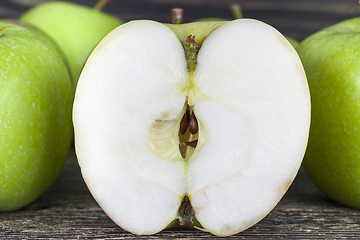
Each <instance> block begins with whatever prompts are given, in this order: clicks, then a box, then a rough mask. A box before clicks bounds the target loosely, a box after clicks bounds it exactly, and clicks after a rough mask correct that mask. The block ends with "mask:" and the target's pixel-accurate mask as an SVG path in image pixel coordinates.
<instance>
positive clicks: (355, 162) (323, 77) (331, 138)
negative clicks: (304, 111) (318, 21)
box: [297, 18, 360, 208]
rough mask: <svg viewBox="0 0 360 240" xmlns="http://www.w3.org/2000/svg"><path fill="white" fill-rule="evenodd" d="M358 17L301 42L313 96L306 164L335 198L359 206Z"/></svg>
mask: <svg viewBox="0 0 360 240" xmlns="http://www.w3.org/2000/svg"><path fill="white" fill-rule="evenodd" d="M359 33H360V18H354V19H350V20H346V21H343V22H340V23H338V24H336V25H333V26H330V27H327V28H325V29H323V30H320V31H319V32H317V33H315V34H313V35H311V36H309V37H308V38H306V39H305V40H304V41H303V42H301V43H300V45H299V47H298V48H297V51H298V53H299V55H300V57H301V60H302V62H303V64H304V68H305V71H306V75H307V78H308V81H309V87H310V93H311V97H312V121H311V127H310V139H309V144H308V149H307V151H306V155H305V159H304V168H305V169H306V171H307V173H308V174H309V176H310V177H311V179H312V180H313V181H314V182H315V184H316V185H317V186H318V187H319V188H320V189H321V190H322V191H324V192H325V193H326V194H327V195H328V196H330V197H331V198H332V199H334V200H336V201H337V202H339V203H342V204H345V205H347V206H351V207H356V208H360V45H359V42H360V34H359Z"/></svg>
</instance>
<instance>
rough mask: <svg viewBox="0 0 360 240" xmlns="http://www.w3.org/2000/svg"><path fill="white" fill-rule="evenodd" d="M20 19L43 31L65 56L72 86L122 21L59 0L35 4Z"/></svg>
mask: <svg viewBox="0 0 360 240" xmlns="http://www.w3.org/2000/svg"><path fill="white" fill-rule="evenodd" d="M20 19H21V20H22V21H24V22H28V23H30V24H32V25H34V26H36V27H38V28H40V29H41V30H43V31H44V32H45V33H47V34H48V35H49V36H50V37H52V38H53V39H54V41H55V42H56V43H57V44H58V45H59V46H60V48H61V50H62V51H63V52H64V54H65V56H66V57H67V59H68V62H69V65H70V72H71V78H72V81H73V83H74V86H75V87H76V84H77V81H78V78H79V76H80V73H81V70H82V68H83V66H84V64H85V61H86V59H87V57H88V56H89V54H90V53H91V51H92V50H93V49H94V47H95V46H96V45H97V44H98V43H99V41H100V40H101V39H102V38H103V37H104V36H105V35H106V34H108V33H109V32H110V31H111V30H113V29H114V28H115V27H117V26H119V25H120V24H121V23H122V21H121V20H119V19H118V18H116V17H114V16H111V15H109V14H106V13H103V12H101V11H100V10H99V9H97V8H90V7H86V6H81V5H78V4H74V3H70V2H61V1H60V2H47V3H43V4H40V5H37V6H35V7H33V8H31V9H30V10H28V11H27V12H25V13H24V14H23V15H22V16H21V17H20Z"/></svg>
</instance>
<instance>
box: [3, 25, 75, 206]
mask: <svg viewBox="0 0 360 240" xmlns="http://www.w3.org/2000/svg"><path fill="white" fill-rule="evenodd" d="M54 46H56V44H55V43H54V42H53V41H52V40H51V38H49V37H48V36H47V35H46V34H44V33H42V32H41V31H39V30H37V29H34V28H33V27H25V26H22V25H17V24H13V23H9V22H5V21H0V93H1V94H0V166H1V168H0V211H11V210H16V209H19V208H21V207H23V206H25V205H27V204H29V203H31V202H32V201H34V200H35V199H37V198H38V197H39V196H41V195H42V194H43V193H44V192H45V191H46V190H47V189H48V188H49V187H50V186H51V184H52V183H53V182H54V181H55V179H56V178H57V176H58V175H59V173H60V171H61V169H62V166H63V164H64V162H65V160H66V158H67V154H68V152H69V149H70V146H71V143H72V139H73V128H72V120H71V116H72V101H73V97H74V90H73V86H72V83H71V80H70V76H69V73H68V70H67V68H66V65H65V63H64V61H63V60H62V57H61V55H60V54H59V52H58V50H57V49H56V47H54Z"/></svg>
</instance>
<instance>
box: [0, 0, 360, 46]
mask: <svg viewBox="0 0 360 240" xmlns="http://www.w3.org/2000/svg"><path fill="white" fill-rule="evenodd" d="M41 2H45V0H1V1H0V17H1V18H16V17H19V16H20V15H21V14H22V13H23V12H24V11H25V10H27V9H28V8H30V7H32V6H34V5H36V4H39V3H41ZM71 2H76V3H80V4H82V5H87V6H94V5H95V4H96V2H97V0H73V1H71ZM233 3H238V4H240V5H241V7H242V9H243V14H244V17H246V18H254V19H258V20H261V21H264V22H266V23H268V24H270V25H272V26H274V27H275V28H277V29H278V30H279V31H280V32H282V33H283V34H284V35H288V36H291V37H293V38H295V39H297V40H299V41H301V40H303V39H304V38H305V37H307V36H309V35H310V34H312V33H314V32H316V31H317V30H319V29H321V28H324V27H326V26H329V25H332V24H334V23H337V22H339V21H341V20H344V19H348V18H352V17H357V16H359V9H358V2H357V1H356V0H238V1H236V0H110V1H109V2H108V4H107V5H106V6H105V7H104V9H103V11H105V12H108V13H111V14H113V15H115V16H117V17H119V18H121V19H123V20H124V21H130V20H134V19H151V20H156V21H160V22H170V21H171V20H170V19H171V18H170V13H169V11H170V9H171V8H173V7H180V8H183V9H184V20H183V22H191V21H194V20H196V19H199V18H204V17H222V18H227V19H232V18H233V16H232V14H231V12H230V10H229V8H230V6H231V4H233Z"/></svg>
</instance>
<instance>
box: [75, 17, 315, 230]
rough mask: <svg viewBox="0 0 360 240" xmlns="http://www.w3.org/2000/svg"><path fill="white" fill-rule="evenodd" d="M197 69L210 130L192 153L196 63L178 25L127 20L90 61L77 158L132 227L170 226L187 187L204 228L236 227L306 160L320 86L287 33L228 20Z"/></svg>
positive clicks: (265, 205)
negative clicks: (190, 102) (186, 121)
mask: <svg viewBox="0 0 360 240" xmlns="http://www.w3.org/2000/svg"><path fill="white" fill-rule="evenodd" d="M194 76H195V77H194V81H195V84H196V85H197V87H198V89H199V90H198V91H197V92H195V94H196V96H195V105H194V109H195V114H196V117H197V119H198V121H199V123H200V126H201V129H200V131H202V132H201V134H202V135H203V136H204V142H203V143H202V144H200V145H198V147H197V148H196V150H195V151H194V154H193V155H192V157H191V158H190V159H189V161H188V162H185V161H184V160H183V159H182V158H181V155H180V152H179V148H178V142H177V133H178V128H179V124H178V123H179V121H180V120H181V118H182V114H183V112H182V110H183V107H184V103H185V99H186V92H183V91H181V90H182V89H183V88H184V87H185V86H186V85H187V83H188V78H187V69H186V62H185V56H184V50H183V48H182V46H181V43H180V42H179V40H178V39H177V37H176V35H175V34H174V33H173V32H172V31H171V30H170V29H169V28H167V27H166V26H164V25H162V24H160V23H156V22H152V21H134V22H130V23H128V24H124V25H122V26H120V27H118V28H117V29H115V30H114V31H113V32H111V33H110V34H109V35H108V36H107V37H106V38H104V39H103V41H102V42H101V43H100V44H99V46H98V47H97V48H96V49H95V51H94V52H93V53H92V55H91V56H90V58H89V60H88V62H87V63H86V66H85V68H84V70H83V72H82V75H81V77H80V80H79V83H78V86H77V92H76V97H75V103H74V126H75V144H76V152H77V156H78V160H79V164H80V166H81V170H82V174H83V176H84V179H85V181H86V182H87V185H88V187H89V189H90V191H91V192H92V194H93V196H94V197H95V199H96V200H97V201H98V203H99V204H100V206H101V207H102V208H103V209H104V211H105V212H106V213H107V214H108V215H109V216H110V217H111V218H112V219H113V220H114V221H115V222H116V223H117V224H119V225H120V226H121V227H122V228H124V229H126V230H128V231H130V232H133V233H136V234H152V233H156V232H159V231H161V230H162V229H163V228H165V227H166V226H167V225H168V224H169V223H170V222H171V221H172V220H173V219H175V218H176V217H177V211H178V208H179V206H180V203H181V200H182V197H183V196H184V194H188V195H189V197H190V200H191V203H192V206H193V208H194V210H195V212H196V218H197V219H198V221H199V222H200V223H201V224H202V226H203V227H204V228H205V230H207V231H210V232H212V233H213V234H217V235H231V234H234V233H237V232H239V231H241V230H244V229H246V228H248V227H250V226H252V225H253V224H255V223H256V222H258V221H259V220H261V219H262V218H263V217H264V216H265V215H266V214H267V213H268V212H270V211H271V210H272V209H273V207H274V206H275V205H276V204H277V202H278V201H279V200H280V199H281V197H282V196H283V194H284V193H285V192H286V190H287V188H288V186H289V185H290V184H291V182H292V180H293V179H294V177H295V175H296V173H297V171H298V168H299V166H300V164H301V161H302V157H303V154H304V151H305V147H306V143H307V137H308V130H309V121H310V97H309V91H308V87H307V82H306V78H305V73H304V71H303V69H302V65H301V62H300V60H299V58H298V56H297V54H296V52H295V50H294V49H293V48H292V47H291V45H290V44H289V43H288V42H287V41H286V40H285V38H284V37H283V36H282V35H281V34H280V33H278V32H277V31H276V30H275V29H273V28H272V27H270V26H268V25H265V24H263V23H261V22H258V21H254V20H246V19H242V20H236V21H232V22H229V23H226V24H224V25H223V26H221V27H219V28H217V29H215V30H214V31H213V32H212V33H211V34H210V35H209V36H208V38H207V39H206V40H205V41H204V43H203V46H202V47H201V49H200V52H199V55H198V65H197V69H196V71H195V74H194ZM155 120H162V121H155ZM160 148H163V149H160ZM166 150H168V151H166Z"/></svg>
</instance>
